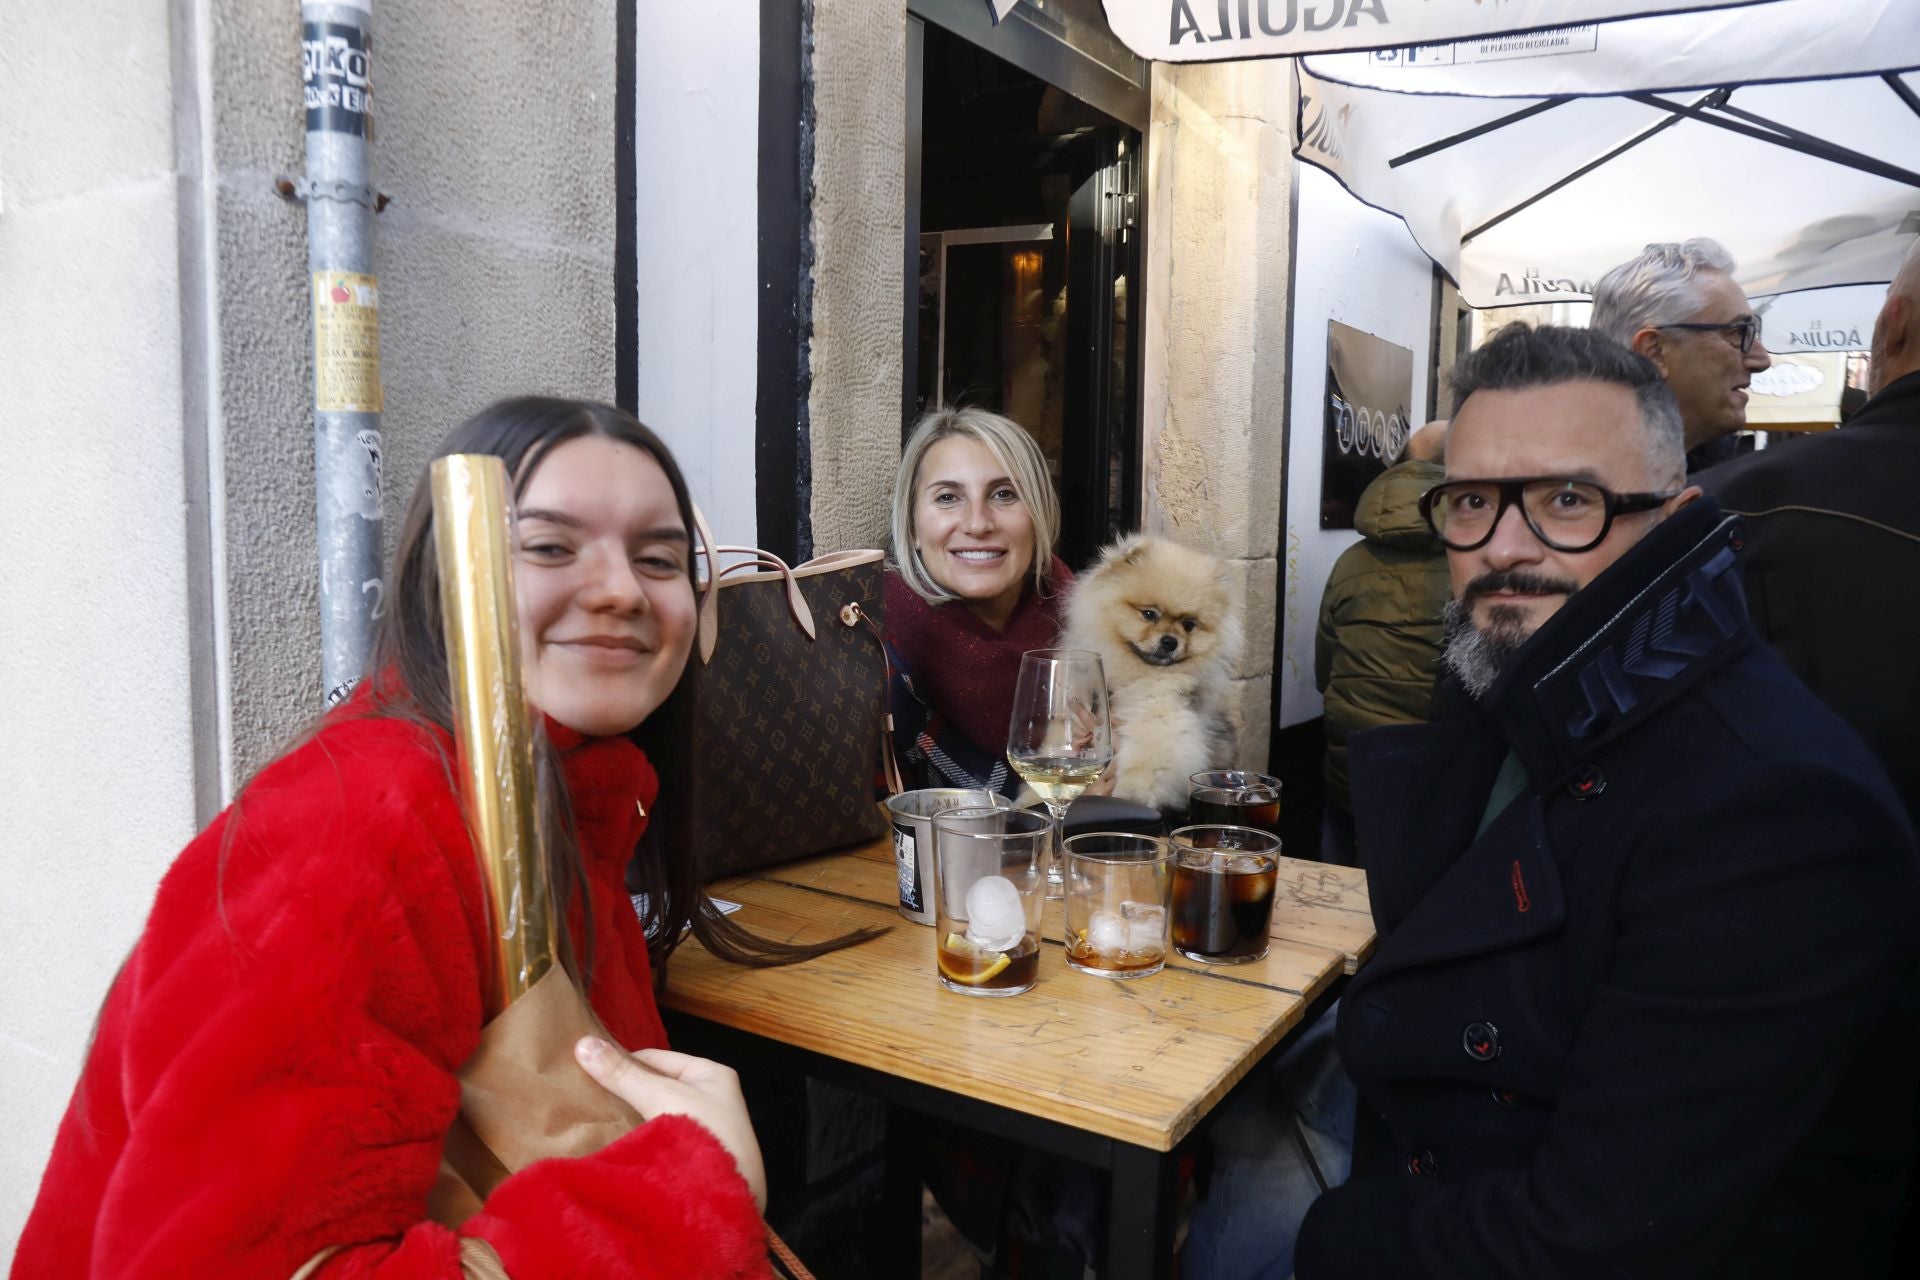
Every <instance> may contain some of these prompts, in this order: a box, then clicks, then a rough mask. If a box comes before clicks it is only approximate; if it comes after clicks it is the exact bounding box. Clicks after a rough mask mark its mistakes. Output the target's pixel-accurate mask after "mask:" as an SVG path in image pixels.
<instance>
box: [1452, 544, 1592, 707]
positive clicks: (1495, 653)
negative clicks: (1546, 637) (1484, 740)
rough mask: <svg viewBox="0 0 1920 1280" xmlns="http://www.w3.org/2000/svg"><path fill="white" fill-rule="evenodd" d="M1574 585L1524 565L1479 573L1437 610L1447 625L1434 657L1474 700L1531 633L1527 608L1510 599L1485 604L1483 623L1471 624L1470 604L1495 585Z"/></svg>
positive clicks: (1538, 589)
mask: <svg viewBox="0 0 1920 1280" xmlns="http://www.w3.org/2000/svg"><path fill="white" fill-rule="evenodd" d="M1577 590H1579V588H1578V587H1576V586H1575V585H1574V584H1573V583H1572V582H1570V581H1568V580H1567V579H1565V578H1554V577H1549V576H1547V575H1546V574H1542V573H1529V572H1527V571H1526V570H1524V569H1516V570H1509V571H1508V572H1505V573H1501V572H1499V571H1497V570H1496V571H1495V572H1492V573H1483V574H1481V575H1480V576H1479V577H1477V578H1475V579H1474V580H1473V581H1472V582H1469V583H1468V584H1467V589H1466V591H1465V592H1463V593H1462V594H1461V597H1460V599H1458V600H1449V601H1447V604H1446V610H1445V612H1444V613H1443V614H1442V615H1441V616H1442V617H1443V618H1444V620H1445V622H1446V628H1447V642H1446V649H1445V650H1444V651H1443V652H1442V654H1441V657H1440V660H1441V662H1442V663H1443V664H1444V665H1445V666H1446V668H1447V670H1448V671H1451V672H1452V673H1453V675H1454V678H1455V679H1457V680H1459V681H1460V683H1461V685H1462V686H1463V687H1464V688H1465V689H1466V691H1467V693H1468V695H1469V696H1470V697H1472V698H1473V699H1474V700H1475V701H1478V700H1479V699H1481V698H1483V697H1485V696H1486V692H1487V690H1489V689H1491V688H1493V682H1494V681H1495V680H1497V679H1499V678H1500V673H1501V671H1503V670H1505V668H1506V665H1507V662H1508V661H1509V660H1510V659H1511V658H1512V657H1513V655H1514V654H1516V653H1518V652H1519V651H1520V646H1521V645H1523V644H1525V643H1526V642H1527V641H1528V640H1529V639H1531V638H1532V636H1533V632H1532V631H1531V630H1530V629H1529V628H1528V624H1527V614H1526V611H1525V610H1523V609H1519V608H1516V607H1514V606H1513V605H1505V604H1496V605H1494V606H1493V607H1492V608H1490V609H1488V610H1487V627H1486V630H1484V631H1483V630H1481V629H1480V628H1479V627H1478V626H1476V625H1474V621H1473V606H1474V604H1475V602H1476V601H1478V600H1479V599H1480V597H1481V596H1484V595H1488V594H1490V593H1492V592H1495V591H1524V592H1528V593H1532V594H1537V595H1554V594H1559V595H1564V596H1566V597H1568V598H1569V599H1571V598H1572V596H1573V594H1574V592H1576V591H1577Z"/></svg>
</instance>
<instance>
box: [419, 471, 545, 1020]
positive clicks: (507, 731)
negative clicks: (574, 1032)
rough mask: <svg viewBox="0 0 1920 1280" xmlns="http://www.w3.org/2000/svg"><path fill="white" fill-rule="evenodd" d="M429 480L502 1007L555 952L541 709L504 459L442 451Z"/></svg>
mask: <svg viewBox="0 0 1920 1280" xmlns="http://www.w3.org/2000/svg"><path fill="white" fill-rule="evenodd" d="M432 480H433V528H434V543H435V549H436V551H437V553H438V559H439V566H440V608H441V614H442V616H443V617H444V618H445V620H446V635H447V674H448V677H449V679H450V680H451V682H452V695H453V733H454V742H455V745H456V747H457V749H458V753H459V766H458V767H459V775H460V793H461V799H462V801H463V802H464V804H465V807H466V812H467V825H468V827H469V828H470V829H471V830H472V832H473V843H474V849H475V851H476V852H477V853H478V855H479V858H480V870H481V876H482V879H483V880H484V881H485V882H486V886H487V891H488V897H489V899H490V902H491V907H492V912H493V920H492V923H493V935H494V939H493V940H494V944H495V947H494V962H495V976H496V978H497V987H496V990H497V991H498V992H499V993H500V994H499V1000H500V1007H501V1008H504V1007H505V1006H506V1005H508V1004H511V1003H512V1002H513V1001H514V1000H516V999H518V998H519V997H520V996H522V995H524V994H525V993H526V991H527V989H528V988H530V987H532V986H533V984H534V983H535V982H537V981H539V979H540V977H541V975H542V974H544V973H546V972H547V971H548V970H549V969H551V968H552V967H553V963H554V954H555V952H554V940H555V925H554V918H553V894H552V892H551V886H549V885H548V883H547V868H546V860H545V858H544V857H543V856H542V850H541V848H540V839H539V833H538V830H537V822H536V818H535V793H534V783H533V719H532V713H531V711H530V709H529V708H528V705H527V695H526V686H525V683H524V680H523V677H522V673H521V667H520V636H519V613H518V611H517V609H516V608H515V603H514V594H513V527H512V515H511V511H510V507H509V490H508V487H507V469H506V466H505V464H504V463H503V462H501V460H500V459H499V458H496V457H493V456H491V455H488V454H454V455H452V456H449V457H445V458H438V459H436V460H435V461H434V463H433V470H432ZM499 1012H500V1009H499V1008H493V1009H489V1010H488V1015H489V1016H490V1017H491V1016H492V1015H494V1014H497V1013H499Z"/></svg>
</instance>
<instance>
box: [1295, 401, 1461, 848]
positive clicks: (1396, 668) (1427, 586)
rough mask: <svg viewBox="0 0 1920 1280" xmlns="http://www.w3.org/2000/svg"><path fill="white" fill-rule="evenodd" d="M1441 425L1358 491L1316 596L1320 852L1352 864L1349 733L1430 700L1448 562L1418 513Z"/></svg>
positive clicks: (1411, 712)
mask: <svg viewBox="0 0 1920 1280" xmlns="http://www.w3.org/2000/svg"><path fill="white" fill-rule="evenodd" d="M1446 433H1447V424H1446V423H1445V422H1429V423H1428V424H1427V425H1426V426H1424V427H1422V428H1420V429H1419V430H1418V431H1416V432H1414V433H1413V436H1412V438H1411V439H1409V440H1408V441H1407V450H1406V456H1405V457H1404V458H1402V459H1401V460H1400V462H1398V463H1397V464H1395V465H1394V466H1391V467H1389V468H1387V470H1385V471H1383V472H1381V473H1380V474H1379V475H1377V476H1375V477H1374V478H1373V483H1371V484H1369V485H1368V486H1367V487H1366V489H1365V490H1364V491H1362V493H1361V494H1360V502H1359V505H1358V506H1357V507H1355V509H1354V513H1353V527H1354V528H1355V529H1357V530H1359V531H1360V535H1361V538H1360V541H1359V542H1356V543H1354V544H1353V545H1352V546H1351V547H1348V548H1347V549H1346V550H1345V551H1343V552H1341V553H1340V558H1339V559H1338V560H1336V561H1334V562H1333V572H1332V573H1330V574H1328V575H1327V586H1326V590H1325V591H1324V592H1323V593H1322V594H1321V596H1320V631H1319V634H1318V635H1317V636H1316V637H1315V641H1314V655H1313V671H1314V683H1315V684H1316V685H1318V686H1319V688H1320V692H1321V694H1322V695H1323V696H1324V697H1325V706H1326V727H1325V732H1326V739H1327V754H1326V764H1325V770H1326V779H1327V802H1328V808H1327V815H1326V821H1325V822H1324V823H1323V824H1322V827H1321V849H1320V853H1321V856H1322V857H1323V858H1328V859H1331V860H1332V861H1336V862H1347V863H1351V861H1352V857H1351V854H1352V850H1353V800H1352V798H1351V795H1350V793H1349V791H1348V788H1347V739H1348V738H1349V737H1351V736H1352V735H1353V734H1354V733H1356V732H1358V731H1359V730H1361V729H1371V728H1373V727H1375V726H1377V725H1383V724H1417V723H1419V722H1421V721H1423V720H1425V719H1427V717H1428V713H1429V710H1430V709H1431V707H1432V705H1433V681H1434V676H1435V675H1436V674H1437V673H1438V672H1439V669H1440V641H1441V638H1442V636H1443V635H1444V633H1445V625H1444V623H1443V622H1442V621H1441V618H1440V614H1441V610H1443V609H1444V608H1445V607H1446V603H1447V558H1446V553H1445V551H1444V549H1443V548H1442V547H1441V546H1440V542H1439V540H1438V539H1437V538H1435V537H1434V536H1433V530H1432V529H1431V528H1429V527H1428V526H1427V522H1426V518H1425V517H1423V516H1422V515H1421V514H1420V495H1421V494H1423V493H1425V492H1426V491H1427V490H1428V489H1430V488H1432V487H1433V486H1434V485H1436V484H1439V483H1440V481H1441V479H1442V478H1443V477H1444V474H1445V473H1444V472H1443V470H1442V469H1441V466H1440V463H1439V462H1438V458H1439V457H1440V452H1441V446H1442V444H1443V443H1444V442H1445V440H1446Z"/></svg>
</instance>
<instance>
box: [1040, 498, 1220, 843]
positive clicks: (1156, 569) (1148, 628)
mask: <svg viewBox="0 0 1920 1280" xmlns="http://www.w3.org/2000/svg"><path fill="white" fill-rule="evenodd" d="M1061 643H1062V644H1063V645H1066V646H1067V647H1068V648H1072V649H1091V650H1093V651H1094V652H1095V653H1097V654H1099V655H1100V663H1101V665H1102V666H1103V667H1105V669H1106V673H1107V687H1108V689H1109V691H1110V706H1111V709H1112V713H1113V721H1114V731H1113V735H1114V736H1113V764H1114V784H1113V794H1114V795H1116V796H1120V797H1122V798H1123V799H1127V800H1132V801H1135V802H1137V803H1139V804H1150V805H1153V806H1154V807H1155V808H1158V809H1178V808H1181V807H1183V806H1184V805H1185V804H1186V802H1187V791H1188V783H1187V778H1188V776H1189V775H1190V774H1194V773H1198V772H1200V771H1201V770H1203V769H1211V768H1216V767H1220V765H1221V763H1222V762H1223V761H1224V760H1225V759H1226V757H1227V756H1228V754H1229V753H1230V751H1231V748H1232V743H1231V738H1230V735H1229V730H1228V727H1227V717H1226V705H1227V681H1228V678H1229V675H1230V673H1231V671H1232V669H1233V664H1234V662H1235V661H1236V660H1237V659H1238V658H1239V656H1240V645H1241V630H1240V612H1239V609H1238V608H1237V607H1236V606H1235V604H1234V601H1233V593H1232V592H1231V591H1230V590H1229V589H1228V586H1227V569H1226V565H1225V564H1224V563H1223V562H1222V561H1220V560H1219V559H1217V558H1216V557H1214V556H1211V555H1208V554H1207V553H1206V552H1204V551H1198V550H1195V549H1194V548H1192V547H1187V546H1182V545H1181V544H1180V543H1178V542H1171V541H1168V540H1167V539H1165V538H1156V537H1151V536H1147V535H1138V534H1137V535H1135V536H1133V537H1130V538H1125V539H1122V540H1121V541H1119V542H1117V543H1115V544H1114V545H1113V546H1111V547H1108V548H1107V549H1106V551H1105V552H1103V553H1102V554H1101V556H1100V561H1099V563H1098V564H1096V565H1094V567H1093V568H1091V569H1089V570H1087V572H1086V573H1084V574H1082V575H1081V576H1080V577H1079V578H1078V579H1076V580H1075V582H1074V584H1073V591H1072V593H1071V594H1070V595H1069V596H1068V598H1067V624H1066V630H1065V632H1064V634H1063V636H1062V638H1061Z"/></svg>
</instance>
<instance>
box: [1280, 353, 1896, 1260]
mask: <svg viewBox="0 0 1920 1280" xmlns="http://www.w3.org/2000/svg"><path fill="white" fill-rule="evenodd" d="M1453 386H1454V394H1455V397H1456V407H1455V412H1454V416H1453V418H1452V424H1451V427H1450V429H1449V432H1448V439H1447V444H1446V478H1445V480H1444V481H1443V482H1442V483H1440V484H1439V485H1437V486H1436V487H1435V488H1434V489H1433V490H1432V491H1430V492H1429V493H1428V494H1427V495H1426V498H1425V500H1424V504H1423V505H1424V510H1425V513H1426V516H1427V519H1428V521H1429V522H1430V524H1431V526H1432V528H1433V530H1434V533H1435V534H1436V536H1437V537H1439V539H1440V540H1441V541H1442V543H1444V544H1445V545H1446V547H1447V562H1448V572H1449V576H1450V579H1451V582H1452V586H1453V592H1454V596H1455V600H1454V603H1453V604H1452V606H1451V609H1450V615H1449V636H1448V641H1447V651H1446V659H1445V661H1446V663H1447V665H1448V668H1449V669H1450V670H1451V671H1452V672H1453V674H1454V675H1455V676H1457V677H1458V678H1459V679H1460V681H1461V682H1462V684H1464V685H1465V686H1466V688H1467V690H1468V691H1469V693H1470V694H1471V695H1472V701H1471V705H1470V710H1469V712H1468V714H1466V715H1465V716H1462V717H1458V718H1454V719H1450V720H1445V721H1439V722H1436V723H1433V724H1426V725H1406V726H1392V727H1388V728H1381V729H1373V730H1368V731H1365V732H1362V733H1359V734H1356V735H1355V736H1354V737H1353V738H1352V740H1351V742H1350V756H1349V760H1350V769H1351V777H1352V784H1353V797H1354V816H1355V821H1356V824H1357V827H1358V835H1359V847H1360V852H1361V856H1362V860H1363V862H1364V864H1365V865H1366V868H1367V872H1368V883H1369V888H1370V891H1371V895H1372V905H1373V913H1374V919H1375V923H1376V925H1377V927H1378V930H1379V935H1380V942H1379V945H1378V948H1377V950H1376V951H1375V953H1374V955H1373V957H1372V958H1371V959H1370V960H1369V961H1368V962H1367V963H1366V964H1365V965H1364V966H1363V967H1362V968H1361V970H1360V972H1359V973H1358V974H1357V975H1356V976H1355V977H1354V978H1353V979H1352V981H1351V983H1350V985H1349V986H1348V989H1347V991H1346V993H1345V995H1344V996H1343V997H1342V999H1341V1002H1340V1018H1339V1028H1338V1041H1339V1047H1340V1054H1341V1060H1342V1062H1343V1063H1344V1065H1345V1066H1346V1068H1347V1070H1348V1072H1349V1073H1350V1075H1351V1076H1352V1078H1353V1080H1354V1083H1355V1084H1356V1086H1357V1087H1358V1089H1359V1092H1360V1095H1361V1098H1362V1107H1363V1112H1366V1113H1368V1114H1373V1113H1377V1116H1378V1118H1379V1119H1381V1120H1383V1121H1384V1132H1385V1134H1386V1135H1390V1136H1383V1137H1382V1139H1381V1140H1380V1141H1378V1142H1376V1143H1375V1144H1374V1145H1375V1147H1376V1148H1377V1149H1376V1150H1375V1151H1374V1152H1373V1153H1372V1154H1371V1155H1370V1156H1369V1155H1368V1154H1367V1153H1366V1152H1365V1150H1364V1144H1361V1143H1356V1152H1355V1162H1354V1170H1353V1176H1352V1178H1351V1179H1350V1180H1349V1181H1348V1183H1347V1184H1346V1185H1344V1186H1342V1187H1338V1188H1335V1189H1333V1190H1331V1191H1329V1192H1327V1193H1326V1194H1325V1195H1323V1196H1322V1197H1321V1198H1320V1199H1319V1200H1318V1201H1316V1202H1315V1204H1314V1206H1313V1208H1312V1209H1311V1210H1310V1211H1309V1213H1308V1215H1307V1219H1306V1221H1305V1223H1304V1224H1303V1226H1302V1228H1301V1234H1300V1238H1299V1243H1298V1252H1297V1254H1296V1267H1297V1274H1298V1275H1299V1277H1300V1280H1329V1278H1331V1277H1383V1278H1384V1277H1395V1278H1396V1280H1398V1278H1401V1277H1421V1276H1432V1277H1439V1276H1464V1275H1474V1276H1483V1277H1541V1276H1553V1277H1579V1276H1598V1275H1607V1276H1629V1275H1630V1276H1635V1277H1651V1276H1675V1277H1681V1276H1684V1277H1689V1278H1693V1277H1735V1276H1739V1277H1755V1276H1766V1277H1771V1276H1804V1275H1821V1276H1831V1275H1842V1276H1872V1275H1885V1274H1886V1260H1887V1241H1888V1238H1889V1235H1890V1232H1891V1227H1892V1219H1893V1213H1894V1207H1895V1203H1896V1200H1897V1197H1898V1193H1899V1187H1900V1172H1901V1169H1902V1167H1903V1164H1904V1161H1905V1157H1906V1154H1907V1153H1906V1146H1907V1133H1906V1129H1905V1125H1904V1123H1902V1122H1903V1121H1904V1119H1905V1117H1906V1116H1907V1115H1908V1110H1907V1108H1908V1107H1909V1106H1910V1105H1911V1101H1912V1094H1913V1089H1914V1084H1915V1079H1914V1074H1915V1073H1914V1063H1915V1060H1916V1059H1915V1057H1914V1049H1915V1041H1914V1030H1915V1021H1914V1017H1913V1012H1912V1005H1911V995H1912V991H1911V983H1912V976H1913V973H1914V965H1915V961H1916V959H1917V958H1920V950H1917V947H1920V943H1917V942H1916V940H1915V937H1914V930H1913V929H1912V922H1913V920H1914V919H1915V918H1916V913H1920V855H1916V851H1915V847H1914V838H1913V833H1912V830H1911V828H1910V827H1909V826H1908V824H1907V820H1906V817H1905V815H1904V813H1903V812H1902V809H1901V806H1900V802H1899V799H1898V797H1897V796H1896V795H1895V794H1894V792H1893V789H1892V787H1891V785H1890V784H1889V783H1888V781H1887V779H1886V776H1885V774H1884V772H1883V771H1882V770H1881V768H1880V766H1879V764H1878V763H1877V762H1876V760H1875V759H1874V757H1873V756H1872V754H1871V752H1869V751H1868V749H1867V748H1866V746H1865V745H1864V744H1863V743H1862V742H1861V741H1860V739H1859V738H1858V737H1857V736H1856V735H1855V734H1854V733H1853V731H1852V730H1850V729H1849V728H1847V726H1846V725H1845V724H1844V723H1843V722H1842V721H1841V720H1840V719H1839V718H1838V717H1837V716H1836V715H1835V714H1834V713H1833V712H1831V711H1829V710H1828V709H1827V708H1826V707H1825V706H1824V705H1822V704H1821V703H1820V702H1819V701H1818V700H1817V699H1815V698H1814V697H1813V695H1812V694H1810V693H1809V692H1808V691H1807V689H1806V688H1805V687H1804V686H1803V685H1802V684H1801V683H1800V682H1799V681H1798V680H1797V679H1796V678H1795V677H1794V676H1793V675H1792V674H1791V673H1790V672H1789V671H1788V670H1787V668H1786V667H1785V666H1784V665H1783V664H1782V663H1781V661H1780V660H1779V659H1778V658H1777V657H1776V656H1775V655H1774V654H1773V653H1772V652H1771V650H1769V649H1768V648H1767V647H1766V646H1765V645H1764V644H1760V643H1757V642H1756V640H1755V637H1754V633H1753V631H1752V628H1751V627H1750V626H1749V624H1748V622H1747V616H1746V609H1745V604H1744V601H1743V598H1742V594H1741V585H1740V573H1739V571H1738V563H1739V556H1740V551H1741V548H1742V536H1741V530H1740V524H1739V521H1738V520H1737V519H1736V518H1734V517H1730V516H1726V515H1723V514H1722V513H1721V511H1720V510H1719V508H1718V507H1717V506H1716V505H1715V504H1714V502H1713V501H1712V500H1711V499H1702V498H1701V496H1700V491H1699V490H1698V489H1697V488H1692V487H1688V486H1687V485H1686V484H1685V478H1684V470H1683V468H1684V463H1683V461H1682V450H1681V426H1680V418H1679V413H1678V410H1677V408H1676V406H1675V404H1674V400H1673V395H1672V393H1671V391H1669V389H1668V387H1667V385H1666V383H1665V382H1664V381H1663V379H1662V378H1661V377H1660V374H1659V371H1658V370H1657V369H1656V368H1655V367H1654V366H1653V365H1651V364H1650V363H1649V362H1647V361H1646V360H1644V359H1642V358H1641V357H1639V356H1637V355H1635V354H1633V353H1632V352H1630V351H1628V350H1626V349H1625V348H1623V347H1621V346H1619V345H1618V344H1616V343H1614V342H1612V341H1610V340H1608V339H1606V338H1604V337H1602V336H1601V335H1599V334H1597V333H1594V332H1592V331H1590V330H1578V329H1557V328H1543V329H1538V330H1529V329H1526V328H1524V327H1522V326H1518V325H1516V326H1512V327H1509V328H1508V329H1506V330H1503V331H1502V332H1501V333H1500V334H1498V335H1497V336H1496V337H1495V338H1494V339H1493V340H1492V341H1491V342H1489V343H1488V344H1487V345H1486V346H1484V347H1482V348H1481V349H1480V350H1478V351H1475V352H1473V353H1472V354H1470V355H1469V356H1467V357H1466V359H1465V360H1464V361H1463V362H1462V363H1461V366H1460V368H1459V369H1458V370H1457V371H1456V372H1455V374H1454V379H1453Z"/></svg>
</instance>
